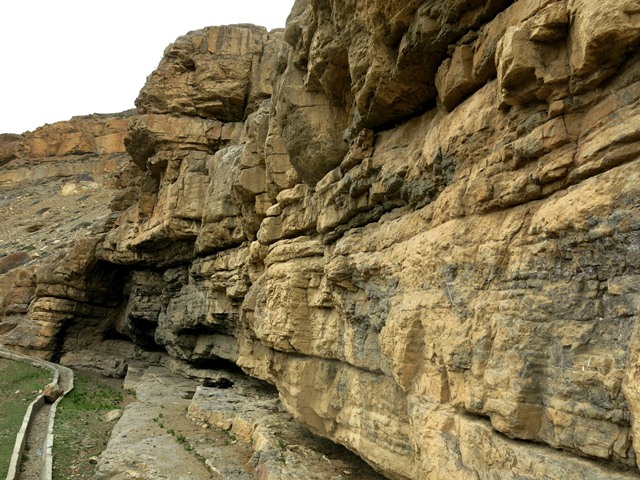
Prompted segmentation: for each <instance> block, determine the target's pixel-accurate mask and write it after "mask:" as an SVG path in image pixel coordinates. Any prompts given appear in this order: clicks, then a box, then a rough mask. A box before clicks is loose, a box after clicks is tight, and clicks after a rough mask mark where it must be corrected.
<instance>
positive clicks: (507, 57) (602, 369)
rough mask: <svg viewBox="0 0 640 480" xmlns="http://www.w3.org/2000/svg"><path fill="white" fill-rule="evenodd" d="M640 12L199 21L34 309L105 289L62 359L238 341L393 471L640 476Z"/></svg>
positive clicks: (504, 10) (220, 349)
mask: <svg viewBox="0 0 640 480" xmlns="http://www.w3.org/2000/svg"><path fill="white" fill-rule="evenodd" d="M639 12H640V9H638V7H637V5H635V3H634V2H617V1H616V2H614V1H606V0H605V1H601V2H598V3H597V4H595V3H594V2H586V1H581V0H560V1H552V0H531V1H525V0H519V1H516V2H502V1H498V0H496V1H491V2H458V1H439V2H419V1H416V2H393V1H392V2H388V1H386V2H378V1H370V2H364V3H362V2H360V3H358V5H357V6H356V5H355V2H342V3H336V2H323V1H316V2H309V1H307V0H300V1H298V2H296V4H295V5H294V7H293V11H292V13H291V15H290V17H289V21H288V24H287V28H286V29H285V31H284V32H279V31H275V32H270V33H268V32H266V31H265V30H263V29H260V28H258V27H253V26H247V25H244V26H235V27H211V28H208V29H205V30H202V31H197V32H192V33H190V34H188V35H187V36H185V37H181V38H180V39H178V41H177V42H176V43H175V44H173V45H172V46H170V47H169V48H168V49H167V50H166V52H165V58H164V59H163V61H162V62H161V64H160V66H159V67H158V70H157V71H156V72H154V73H153V74H152V75H151V76H150V77H149V82H148V84H147V86H145V88H144V89H143V91H142V92H141V95H140V97H139V99H138V107H139V109H140V113H141V115H140V116H139V117H137V118H135V119H134V120H133V121H132V122H131V125H130V127H129V130H128V133H127V137H126V140H125V143H126V145H127V151H128V152H129V154H130V155H131V157H132V160H133V162H134V163H135V165H137V166H138V167H139V168H140V169H142V171H143V173H142V178H141V179H140V180H139V184H138V185H139V186H138V187H136V188H137V190H135V191H133V190H131V192H132V193H130V194H129V197H126V198H128V200H127V201H123V202H121V203H119V204H118V205H119V208H118V209H119V210H120V211H122V213H121V214H120V215H119V217H118V218H117V219H115V220H114V221H113V223H111V224H109V225H107V226H106V227H105V229H104V236H99V237H95V240H91V241H92V242H95V243H91V244H89V243H86V244H85V245H87V250H86V251H87V252H88V253H87V254H86V255H87V256H86V257H83V256H82V255H79V254H78V253H76V254H73V255H72V258H74V259H76V258H77V259H82V258H85V260H83V261H79V262H76V265H77V267H73V268H72V269H71V270H70V271H69V270H68V269H69V268H70V267H69V266H68V265H69V263H67V264H64V263H63V264H62V265H67V266H66V267H63V266H58V267H55V268H58V269H62V270H59V271H60V274H61V277H59V278H58V277H56V278H55V279H54V278H51V281H47V280H45V277H43V279H42V280H39V279H36V281H35V287H34V289H35V293H34V294H33V296H32V298H33V299H32V300H31V303H30V306H29V311H30V312H35V311H36V307H37V306H38V305H40V304H42V302H43V301H44V300H41V299H43V298H48V297H49V294H47V293H44V292H48V291H49V290H47V289H49V288H51V289H54V288H57V287H55V283H56V282H60V283H64V281H66V282H67V284H68V283H69V281H68V280H64V281H63V280H62V279H63V278H64V279H68V278H70V279H72V283H71V284H72V285H73V286H74V288H75V290H73V292H75V293H73V295H75V296H74V297H73V298H74V301H76V302H79V303H78V304H82V305H85V306H87V305H91V306H92V307H91V308H95V307H96V306H100V308H107V309H108V311H101V312H100V313H99V314H97V312H96V314H95V315H94V311H93V310H92V311H91V312H87V313H86V314H85V315H84V316H83V315H77V314H76V315H74V314H72V313H71V312H69V311H68V310H67V311H64V309H63V308H59V307H56V309H57V310H56V311H59V312H63V311H64V313H65V314H68V316H67V317H64V319H63V320H61V321H60V325H63V326H64V327H61V328H60V329H59V330H57V331H55V332H54V333H53V334H52V335H51V337H50V338H52V339H57V340H56V341H57V342H58V343H56V347H55V348H56V349H57V350H55V351H56V352H57V354H61V353H63V354H64V353H68V352H71V351H73V350H79V349H82V348H84V347H85V346H87V345H89V343H90V341H89V340H97V339H98V338H99V337H100V336H101V335H102V336H106V337H109V336H111V337H113V336H121V337H128V338H130V339H132V340H133V341H134V342H136V343H137V344H139V345H142V346H144V347H145V348H148V349H158V348H160V349H162V350H166V352H168V353H169V355H170V356H171V357H172V358H173V359H174V360H175V361H176V362H178V363H179V364H183V365H184V364H186V365H195V366H198V367H207V366H208V365H212V364H214V363H215V362H219V361H222V360H224V361H230V362H233V363H235V364H237V365H239V366H240V367H241V368H242V369H243V370H244V371H245V372H247V373H249V374H250V375H252V376H254V377H257V378H260V379H262V380H265V381H267V382H269V383H271V384H273V385H275V387H276V388H277V389H278V391H279V394H280V399H281V401H282V402H283V404H284V405H285V407H286V408H287V409H288V410H289V411H290V412H291V413H292V414H293V415H294V417H295V418H296V419H297V420H298V421H299V422H300V423H301V424H303V425H305V426H306V427H308V428H309V429H310V430H311V431H312V432H314V433H316V434H318V435H320V436H323V437H326V438H329V439H331V440H333V441H334V442H337V443H340V444H342V445H345V446H346V447H348V448H349V449H350V450H352V451H353V452H355V453H357V454H358V455H360V456H361V457H362V458H363V459H365V460H366V461H367V462H368V463H369V464H371V465H372V466H373V467H374V468H376V469H377V470H378V471H380V472H381V473H383V474H384V475H385V476H387V477H388V478H393V479H450V478H470V479H471V478H489V477H491V478H530V479H534V478H551V479H560V478H562V479H566V478H580V479H605V478H606V479H630V478H638V477H639V476H640V473H639V472H638V460H637V456H636V449H635V446H634V445H636V444H637V443H638V442H639V441H640V439H639V435H640V433H639V432H640V430H639V428H640V427H639V426H638V425H639V424H638V420H637V419H638V415H640V414H639V412H640V394H639V391H638V388H637V383H638V378H637V377H638V375H639V373H638V371H637V368H636V364H637V362H638V355H639V353H638V352H640V348H639V347H638V345H639V343H638V342H639V339H638V333H637V325H636V324H637V321H638V313H639V309H640V296H639V295H640V287H639V280H638V279H639V278H640V276H639V273H638V270H639V268H640V256H639V255H640V254H639V250H638V245H640V210H639V208H640V206H639V204H638V201H637V198H638V197H639V196H640V191H639V187H638V185H640V178H639V177H640V159H639V157H638V153H639V151H640V143H639V142H638V141H639V139H640V135H639V134H638V122H637V116H638V101H639V99H640V83H639V82H638V78H640V74H639V73H640V57H639V56H638V54H637V46H638V44H639V43H640V28H639V27H640V25H639V22H640V16H638V13H639ZM214 46H215V48H214ZM234 59H235V60H234ZM267 73H268V75H269V79H270V80H269V83H267V82H266V78H267ZM165 85H166V87H165ZM123 198H124V197H123ZM87 242H89V241H88V240H87ZM67 262H69V260H67ZM64 269H67V270H64ZM63 271H64V272H67V273H65V274H62V272H63ZM98 271H100V272H107V273H106V274H105V273H101V274H100V275H96V273H97V272H98ZM46 278H49V277H46ZM73 282H76V283H73ZM90 282H94V283H95V284H94V283H90ZM44 285H47V286H46V287H45V286H44ZM76 285H77V286H76ZM109 285H111V287H112V288H109V287H108V286H109ZM113 285H117V288H115V289H114V288H113ZM23 292H27V293H28V292H30V290H28V289H27V290H24V289H23ZM38 292H43V293H42V294H40V293H38ZM82 292H92V293H91V295H89V296H90V297H91V298H87V299H86V300H84V299H83V298H84V297H83V296H82V295H84V293H82ZM73 295H72V294H71V293H68V292H67V293H66V296H67V297H72V296H73ZM12 298H13V297H12ZM16 298H17V297H16ZM20 301H21V302H23V303H22V304H24V303H25V301H24V300H20ZM38 308H39V307H38ZM74 308H77V307H74ZM14 310H15V309H14ZM50 310H54V309H53V308H52V309H50ZM98 317H101V318H103V319H108V320H106V321H102V322H100V321H99V320H97V319H98ZM35 318H36V317H34V316H33V314H31V316H28V319H27V320H25V321H24V324H25V325H31V326H32V327H30V328H33V329H34V332H37V330H38V328H41V325H42V324H38V323H37V322H36V321H35ZM59 318H63V317H59ZM29 319H31V320H29ZM67 328H68V329H69V330H67ZM84 329H86V331H87V332H89V334H88V335H86V336H84V334H82V333H81V332H84ZM12 332H13V330H12V331H10V332H9V333H8V334H6V335H5V337H3V340H2V341H3V342H4V343H9V344H13V345H15V346H18V345H20V343H19V342H18V341H16V340H9V341H7V339H11V338H12V337H11V336H12V335H13V333H12ZM70 332H78V333H77V334H76V337H80V336H82V338H86V339H88V340H87V341H84V342H75V343H74V341H73V340H71V338H74V337H73V336H71V335H70ZM33 336H34V338H37V334H36V333H34V334H33ZM21 341H23V340H21ZM52 342H53V340H52ZM52 345H53V344H47V345H45V346H44V347H43V348H44V350H43V351H46V349H47V348H52ZM23 348H24V347H23ZM28 348H35V347H34V346H28Z"/></svg>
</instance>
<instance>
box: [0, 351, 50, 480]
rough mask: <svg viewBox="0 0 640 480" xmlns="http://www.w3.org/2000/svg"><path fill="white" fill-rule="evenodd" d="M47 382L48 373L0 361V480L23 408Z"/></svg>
mask: <svg viewBox="0 0 640 480" xmlns="http://www.w3.org/2000/svg"><path fill="white" fill-rule="evenodd" d="M51 378H52V374H51V372H49V371H48V370H44V369H41V368H37V367H34V366H32V365H29V364H27V363H22V362H14V361H12V360H7V359H4V358H0V379H2V380H0V411H1V412H2V415H0V478H4V477H5V476H6V475H7V471H8V470H9V462H10V461H11V452H12V451H13V446H14V444H15V441H16V434H17V433H18V431H19V430H20V425H22V419H23V418H24V414H25V412H26V411H27V407H28V406H29V404H30V403H31V402H32V401H33V400H34V399H35V398H36V396H37V395H38V391H39V390H40V389H42V388H43V387H44V386H45V385H46V384H47V383H49V382H50V381H51Z"/></svg>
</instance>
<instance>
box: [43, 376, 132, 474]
mask: <svg viewBox="0 0 640 480" xmlns="http://www.w3.org/2000/svg"><path fill="white" fill-rule="evenodd" d="M106 382H107V381H106V380H104V379H101V378H98V377H93V376H90V375H86V374H82V373H79V372H76V373H75V386H74V389H73V390H72V391H71V392H70V393H69V394H68V395H67V396H66V397H65V398H64V399H63V400H62V402H61V403H60V406H59V407H58V411H57V413H56V421H55V425H54V442H53V480H69V479H80V478H92V477H93V473H94V470H95V464H93V463H91V460H90V459H91V457H94V456H98V455H99V454H100V453H101V452H102V451H103V450H104V448H105V447H106V445H107V442H108V441H109V436H110V434H111V430H112V428H113V426H114V425H115V421H112V422H105V421H104V420H103V416H104V414H105V413H106V412H108V411H110V410H114V409H117V408H121V407H122V403H123V396H122V388H121V386H119V387H118V386H116V385H113V384H108V383H106ZM111 383H113V382H111Z"/></svg>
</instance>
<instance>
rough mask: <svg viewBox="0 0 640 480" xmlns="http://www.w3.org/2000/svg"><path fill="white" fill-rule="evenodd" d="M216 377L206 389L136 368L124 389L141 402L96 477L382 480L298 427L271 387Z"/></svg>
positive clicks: (228, 375) (231, 375)
mask: <svg viewBox="0 0 640 480" xmlns="http://www.w3.org/2000/svg"><path fill="white" fill-rule="evenodd" d="M210 373H211V372H209V374H210ZM218 375H219V378H218V379H217V380H219V381H216V379H214V381H212V382H209V383H208V385H211V386H208V387H205V386H203V385H202V383H203V382H201V381H197V380H189V379H186V378H184V377H182V376H179V375H176V374H173V373H171V372H169V371H168V370H167V369H165V368H162V367H150V368H148V369H142V370H136V369H135V368H131V367H130V369H129V373H128V374H127V378H126V379H125V388H129V389H132V390H135V392H136V400H135V401H134V402H132V403H131V404H129V405H128V406H127V407H126V409H125V411H124V414H123V415H122V417H121V418H120V420H119V422H118V424H117V425H116V426H115V428H114V430H113V432H112V435H111V439H110V440H109V444H108V446H107V448H106V450H105V451H104V452H103V453H102V455H101V456H100V458H99V460H98V465H97V469H96V475H95V477H94V478H95V479H96V480H106V479H116V478H118V479H120V478H123V479H124V478H126V479H129V480H143V479H145V480H155V479H172V480H205V479H215V480H219V479H224V480H252V479H258V478H259V479H260V480H294V479H296V480H297V479H305V480H382V479H384V477H382V476H380V475H378V474H377V473H376V472H374V471H373V470H372V469H371V468H370V467H369V466H368V465H367V464H365V463H364V462H363V461H362V460H360V459H359V458H358V457H356V456H355V455H353V454H352V453H351V452H349V451H347V450H346V449H344V448H341V447H339V446H336V445H334V444H333V443H331V442H329V441H328V440H323V439H320V438H317V437H315V436H313V435H311V434H310V433H309V432H308V431H307V430H305V429H304V428H302V427H300V426H299V425H298V424H296V423H295V422H294V421H293V419H292V417H291V416H290V415H289V414H288V413H287V412H285V411H284V410H283V408H282V407H281V405H280V402H279V400H278V395H277V392H276V391H275V390H274V389H273V388H272V387H270V386H268V385H266V384H264V383H262V382H259V381H257V380H254V379H251V378H248V377H246V376H245V375H243V374H241V373H236V372H219V373H218ZM223 379H224V380H223Z"/></svg>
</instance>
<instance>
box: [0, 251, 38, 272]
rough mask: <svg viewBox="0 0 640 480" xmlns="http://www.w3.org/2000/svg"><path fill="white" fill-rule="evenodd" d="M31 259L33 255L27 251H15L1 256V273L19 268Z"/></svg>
mask: <svg viewBox="0 0 640 480" xmlns="http://www.w3.org/2000/svg"><path fill="white" fill-rule="evenodd" d="M30 260H31V256H30V255H29V254H28V253H26V252H15V253H12V254H9V255H6V256H4V257H2V258H0V275H4V274H5V273H7V272H9V271H10V270H13V269H14V268H17V267H19V266H21V265H24V264H25V263H28V262H29V261H30Z"/></svg>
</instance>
